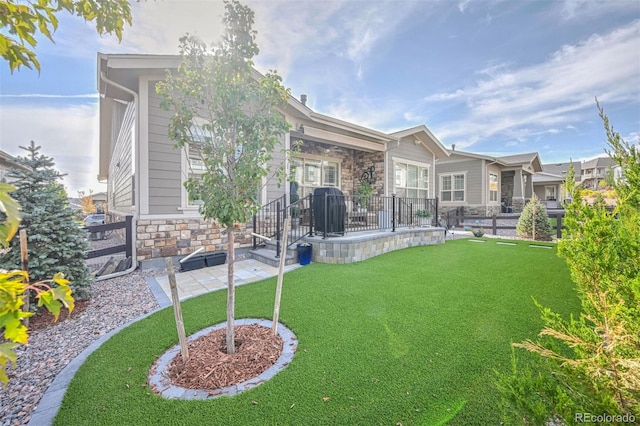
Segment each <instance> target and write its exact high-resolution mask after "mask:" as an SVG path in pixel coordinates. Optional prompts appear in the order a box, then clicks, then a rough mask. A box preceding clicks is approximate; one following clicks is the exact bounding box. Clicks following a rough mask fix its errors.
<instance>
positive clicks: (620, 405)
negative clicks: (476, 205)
mask: <svg viewBox="0 0 640 426" xmlns="http://www.w3.org/2000/svg"><path fill="white" fill-rule="evenodd" d="M598 109H599V111H600V116H601V117H602V119H603V121H604V125H605V129H606V133H607V139H608V143H609V146H610V151H608V152H609V154H610V156H611V158H613V159H614V160H615V161H616V162H617V163H618V164H619V165H620V166H621V167H622V169H623V171H624V173H625V176H626V177H627V178H626V180H625V181H620V182H615V183H614V185H615V189H616V191H617V192H618V194H619V197H618V200H617V201H618V205H617V206H616V208H615V210H614V211H610V210H608V209H606V208H605V206H604V203H602V202H596V203H594V204H593V205H588V204H587V203H584V202H583V200H582V199H581V196H580V190H579V188H577V187H576V186H575V182H574V171H573V168H572V167H571V168H570V170H569V171H568V172H567V182H566V188H568V190H569V192H570V193H571V196H572V202H571V203H569V204H568V205H567V207H566V209H567V213H566V221H565V224H566V227H567V229H566V232H565V234H564V235H563V238H562V240H561V241H560V242H559V244H558V254H559V255H560V256H562V257H563V258H565V260H566V261H567V264H568V266H569V270H570V272H571V278H572V280H573V281H574V283H575V284H576V289H577V293H578V297H579V299H580V301H581V306H582V312H581V314H580V317H579V318H577V319H576V318H573V317H572V318H571V319H569V320H565V319H563V318H562V317H561V316H560V315H558V314H557V313H554V312H552V311H551V310H550V309H548V308H543V307H542V306H540V305H538V307H539V308H540V310H541V312H542V318H543V320H544V323H545V327H544V329H543V330H542V331H541V332H540V339H539V340H538V341H535V342H534V341H531V340H527V341H525V342H522V343H517V344H514V346H516V347H520V348H524V349H527V350H529V351H531V352H533V353H536V354H539V355H540V356H542V357H543V359H544V361H545V362H543V363H542V365H543V366H546V367H547V369H544V370H542V372H541V373H540V374H539V375H538V377H537V378H535V379H534V378H533V376H532V375H531V373H530V371H529V372H526V371H525V372H524V374H521V373H518V372H517V371H515V368H514V373H513V375H512V376H511V377H507V378H506V379H505V377H503V378H502V379H501V381H500V383H501V384H500V385H499V387H501V388H502V389H503V390H505V389H506V390H507V392H506V394H507V395H506V396H507V398H508V399H511V400H512V401H513V400H516V401H517V402H518V403H519V404H520V406H521V407H524V409H523V410H521V411H524V412H523V413H520V416H522V415H524V417H525V418H528V419H537V420H536V421H544V422H548V421H551V420H553V423H554V424H560V423H561V424H572V423H577V422H578V420H576V419H575V418H574V416H575V414H576V413H598V414H600V413H606V414H611V415H619V416H621V417H619V418H613V419H609V420H605V422H612V423H626V422H629V421H630V422H633V421H634V420H629V419H631V418H635V419H640V262H639V261H638V259H640V153H639V152H638V150H637V147H634V146H632V145H629V144H627V143H626V142H624V141H623V140H622V139H621V138H620V135H619V134H618V133H616V132H615V131H614V130H613V129H612V128H611V126H610V124H609V120H608V119H607V117H606V115H605V114H604V111H603V110H602V108H601V107H600V105H599V104H598ZM525 388H528V389H529V390H530V391H529V392H527V395H525V394H524V392H522V390H523V389H525ZM533 399H535V400H536V401H533ZM625 415H626V417H623V416H625ZM521 418H522V417H521ZM625 419H626V420H625Z"/></svg>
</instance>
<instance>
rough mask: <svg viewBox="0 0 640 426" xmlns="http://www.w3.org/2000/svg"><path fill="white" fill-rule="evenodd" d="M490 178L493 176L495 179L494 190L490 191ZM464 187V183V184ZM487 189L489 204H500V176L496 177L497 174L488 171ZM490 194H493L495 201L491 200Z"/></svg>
mask: <svg viewBox="0 0 640 426" xmlns="http://www.w3.org/2000/svg"><path fill="white" fill-rule="evenodd" d="M491 176H495V177H496V185H497V186H496V189H495V190H492V189H491ZM465 185H466V182H465ZM488 189H489V202H490V203H496V204H497V203H499V202H500V197H499V196H498V195H499V194H500V176H498V172H492V171H489V185H488ZM492 193H495V200H493V199H492V198H491V195H492Z"/></svg>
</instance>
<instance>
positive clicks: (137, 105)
mask: <svg viewBox="0 0 640 426" xmlns="http://www.w3.org/2000/svg"><path fill="white" fill-rule="evenodd" d="M100 79H101V80H102V81H104V82H105V83H106V84H110V85H111V86H113V87H116V88H118V89H120V90H123V91H125V92H127V93H129V94H130V95H131V96H133V105H134V108H135V111H136V117H135V127H136V131H135V133H134V140H133V149H134V151H135V153H136V154H138V155H136V156H135V168H136V169H135V173H134V184H135V200H134V202H135V205H136V211H134V215H133V223H132V225H131V227H132V230H131V232H132V233H133V236H132V238H131V246H132V247H131V267H130V268H129V269H127V270H124V271H120V272H114V273H113V274H108V275H101V276H99V277H96V281H102V280H107V279H110V278H115V277H119V276H122V275H126V274H129V273H131V272H133V271H135V270H136V269H137V268H138V260H137V256H136V228H137V225H136V223H137V221H138V210H139V209H140V164H139V163H140V155H139V153H138V148H139V146H138V145H139V139H140V138H139V137H138V135H139V133H140V98H139V97H138V94H137V93H136V92H134V91H133V90H131V89H129V88H128V87H125V86H123V85H121V84H118V83H116V82H115V81H112V80H109V79H108V78H107V76H106V75H105V73H104V71H101V72H100Z"/></svg>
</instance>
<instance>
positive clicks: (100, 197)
mask: <svg viewBox="0 0 640 426" xmlns="http://www.w3.org/2000/svg"><path fill="white" fill-rule="evenodd" d="M92 198H93V205H94V206H95V207H96V212H97V213H100V212H105V211H106V210H107V193H106V192H96V193H95V194H93V196H92Z"/></svg>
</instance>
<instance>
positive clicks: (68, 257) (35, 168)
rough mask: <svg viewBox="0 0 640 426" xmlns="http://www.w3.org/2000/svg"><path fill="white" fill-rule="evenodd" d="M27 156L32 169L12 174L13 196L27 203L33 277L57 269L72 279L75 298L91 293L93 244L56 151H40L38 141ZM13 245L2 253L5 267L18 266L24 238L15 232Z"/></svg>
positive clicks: (38, 278)
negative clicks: (63, 179) (63, 180)
mask: <svg viewBox="0 0 640 426" xmlns="http://www.w3.org/2000/svg"><path fill="white" fill-rule="evenodd" d="M21 148H22V149H24V150H26V151H28V156H27V157H26V158H24V157H18V161H19V162H20V163H21V164H24V165H26V166H28V167H29V170H22V169H13V170H12V171H11V172H10V173H9V176H10V177H12V178H13V179H15V180H14V181H13V182H12V184H13V185H14V186H15V187H16V188H17V189H16V190H15V191H14V192H13V193H12V197H13V198H15V200H16V201H18V203H20V205H21V206H22V222H21V224H20V228H21V229H22V228H24V229H26V230H27V243H28V254H29V275H30V278H31V279H32V280H34V281H42V280H46V279H50V278H51V277H52V276H54V275H55V274H56V273H57V272H61V273H63V274H64V276H65V278H66V279H68V280H69V281H71V288H72V289H73V292H74V296H75V297H76V298H80V299H81V298H83V297H87V296H88V287H89V285H90V284H91V276H90V275H89V270H88V268H87V266H86V263H85V259H86V257H87V251H88V249H89V246H88V243H87V240H86V235H85V232H84V231H83V230H82V229H80V227H79V226H78V225H77V224H76V223H75V222H74V213H73V211H72V210H71V208H70V207H69V202H68V200H67V194H66V193H65V191H64V189H63V187H62V185H61V184H59V183H58V180H59V179H60V178H61V177H62V176H63V175H62V174H60V173H59V172H58V171H57V170H55V169H54V167H53V166H54V162H53V159H52V158H51V157H47V156H44V155H41V154H40V153H39V150H40V147H39V146H36V145H35V144H34V143H33V141H32V142H31V145H30V146H29V147H26V148H25V147H21ZM11 247H12V249H11V251H10V252H9V253H7V254H5V255H4V256H3V257H2V258H0V267H1V268H4V269H19V267H20V241H19V239H17V238H14V239H13V240H12V242H11Z"/></svg>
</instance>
